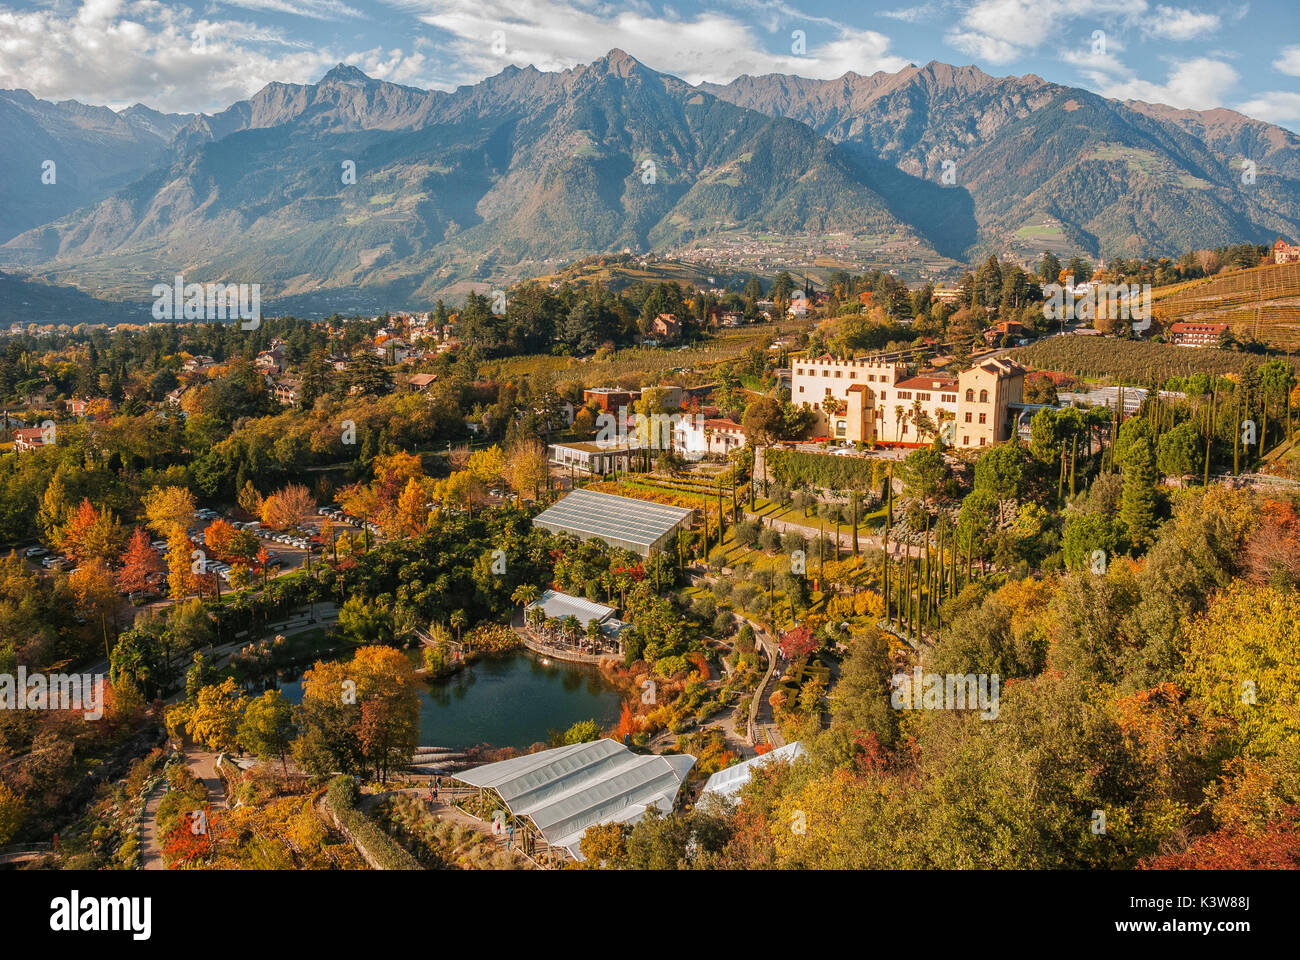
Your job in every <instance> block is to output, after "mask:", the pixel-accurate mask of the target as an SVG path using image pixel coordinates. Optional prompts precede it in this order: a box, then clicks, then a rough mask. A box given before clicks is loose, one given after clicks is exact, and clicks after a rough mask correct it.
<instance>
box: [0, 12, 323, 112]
mask: <svg viewBox="0 0 1300 960" xmlns="http://www.w3.org/2000/svg"><path fill="white" fill-rule="evenodd" d="M341 59H346V57H343V56H339V55H338V53H337V52H331V51H328V50H323V49H314V48H312V47H311V46H310V45H308V44H307V43H305V42H303V41H300V40H296V39H292V38H290V37H286V36H285V35H283V34H282V33H280V32H279V31H276V30H272V29H267V28H265V27H261V26H259V25H257V24H254V23H248V22H244V21H240V20H229V19H215V18H212V19H210V18H202V17H196V16H195V14H194V12H193V11H192V10H190V9H189V8H188V7H184V6H177V5H171V4H164V3H161V2H157V0H134V2H124V0H87V2H85V3H83V4H81V6H80V7H79V8H78V9H77V10H76V11H75V13H65V12H62V9H61V8H37V9H29V10H24V11H13V10H8V9H4V8H0V88H3V87H22V88H24V89H27V90H29V91H31V92H32V94H33V95H35V96H37V97H43V98H46V99H51V100H60V99H81V100H83V101H86V100H89V101H91V102H95V103H105V102H106V103H108V104H109V105H111V106H114V107H123V106H129V105H130V104H132V103H135V102H137V101H140V102H143V103H146V104H148V105H149V106H151V107H155V108H157V109H160V110H174V111H192V110H214V109H224V108H225V107H227V106H229V104H230V103H231V102H233V101H235V100H239V99H242V98H244V97H247V96H249V95H250V94H252V93H254V92H256V91H257V90H259V89H261V88H262V87H263V86H265V85H266V84H267V83H269V82H270V81H272V80H281V81H286V82H299V83H305V82H310V81H313V80H316V79H319V77H320V75H321V74H322V73H324V72H325V70H328V69H329V67H330V66H332V65H333V64H334V63H336V62H337V61H338V60H341Z"/></svg>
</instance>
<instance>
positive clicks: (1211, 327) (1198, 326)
mask: <svg viewBox="0 0 1300 960" xmlns="http://www.w3.org/2000/svg"><path fill="white" fill-rule="evenodd" d="M1227 329H1228V325H1227V324H1226V323H1187V322H1185V321H1182V320H1180V321H1178V323H1174V324H1171V325H1170V327H1169V332H1170V333H1216V334H1217V333H1223V331H1225V330H1227Z"/></svg>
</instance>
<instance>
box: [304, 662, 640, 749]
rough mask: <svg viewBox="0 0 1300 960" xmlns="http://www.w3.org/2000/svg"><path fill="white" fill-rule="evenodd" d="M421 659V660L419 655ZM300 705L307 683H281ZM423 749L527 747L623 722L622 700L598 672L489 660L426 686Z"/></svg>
mask: <svg viewBox="0 0 1300 960" xmlns="http://www.w3.org/2000/svg"><path fill="white" fill-rule="evenodd" d="M413 656H414V655H413ZM279 686H280V689H281V690H282V691H284V695H285V696H286V697H287V698H288V699H289V700H290V701H291V702H293V703H298V702H300V701H301V700H302V679H301V678H298V679H295V680H286V681H281V683H280V685H279ZM419 690H420V743H421V744H422V745H424V746H431V747H454V748H457V749H460V748H464V747H471V746H474V745H476V744H480V743H486V744H490V745H491V746H493V747H521V748H522V747H527V746H530V745H531V744H534V743H537V742H538V741H545V740H547V739H548V738H549V736H550V733H551V731H552V730H567V729H568V728H569V727H570V726H572V725H573V724H575V723H577V722H578V721H579V720H590V719H593V718H594V719H596V720H598V721H600V723H602V724H609V723H613V722H614V721H615V720H617V719H618V714H619V707H620V705H621V700H620V699H619V695H618V693H617V692H616V691H615V690H614V689H613V688H611V687H610V686H609V685H608V684H607V683H606V682H605V680H604V678H603V677H601V675H600V673H599V672H598V671H597V670H596V669H595V668H594V667H589V666H583V665H581V664H574V663H563V662H560V661H556V660H552V661H550V663H549V664H548V665H544V664H543V663H542V662H541V661H540V660H539V659H538V658H537V657H535V656H534V655H532V654H530V653H526V652H519V653H512V654H507V655H504V656H500V657H487V658H484V659H482V660H479V661H477V662H475V663H472V664H470V665H469V666H468V667H466V668H465V669H464V670H462V671H460V672H459V673H457V674H455V675H453V676H451V677H448V678H446V679H443V680H435V681H432V682H428V681H424V680H421V681H420V682H419Z"/></svg>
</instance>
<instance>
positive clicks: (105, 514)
mask: <svg viewBox="0 0 1300 960" xmlns="http://www.w3.org/2000/svg"><path fill="white" fill-rule="evenodd" d="M121 542H122V536H121V528H120V527H119V526H118V524H117V521H116V520H114V519H113V514H112V512H111V511H109V510H108V509H107V508H105V509H103V510H96V509H95V506H94V504H92V503H91V502H90V500H89V498H83V499H82V501H81V503H80V504H79V505H78V506H77V508H76V509H75V510H73V511H72V512H71V513H70V514H69V515H68V521H67V523H66V524H65V525H64V527H63V536H62V539H61V542H60V547H61V548H62V549H63V552H64V553H66V554H67V555H68V556H70V557H73V558H74V559H76V560H79V561H82V562H84V561H86V560H89V559H91V558H97V559H100V560H109V559H112V558H116V557H117V553H118V549H119V547H120V546H121Z"/></svg>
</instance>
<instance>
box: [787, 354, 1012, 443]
mask: <svg viewBox="0 0 1300 960" xmlns="http://www.w3.org/2000/svg"><path fill="white" fill-rule="evenodd" d="M792 368H793V370H792V376H791V393H790V398H791V402H792V403H795V404H803V405H806V406H807V407H808V408H809V409H810V410H812V411H813V412H814V414H815V421H814V424H813V427H812V433H813V435H814V436H828V437H830V438H832V439H834V440H840V441H844V442H848V443H871V442H875V443H888V444H902V445H909V446H920V445H924V444H928V443H930V442H931V441H933V439H934V436H935V433H936V432H937V433H939V435H941V436H942V437H943V438H944V441H945V442H946V443H948V444H950V445H952V446H954V447H982V446H987V445H988V444H990V443H997V442H998V441H999V440H1005V439H1007V438H1008V437H1009V436H1010V430H1011V427H1010V410H1009V407H1008V404H1011V403H1017V402H1019V401H1020V400H1021V397H1022V396H1023V392H1024V376H1025V370H1024V368H1023V367H1021V366H1019V365H1018V364H1015V363H1013V362H1011V361H1008V360H1004V359H1001V358H995V359H991V360H987V361H984V362H983V363H981V364H978V365H977V366H975V367H973V368H971V369H970V370H965V371H963V372H962V373H961V374H960V375H958V376H956V377H954V376H952V375H951V374H948V373H942V372H930V373H922V374H918V375H916V376H913V377H908V376H907V366H906V365H905V364H902V363H897V362H894V361H884V360H878V359H870V358H868V359H862V360H835V359H833V358H832V357H829V356H823V357H818V358H816V359H813V360H795V361H794V362H793V364H792Z"/></svg>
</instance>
